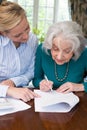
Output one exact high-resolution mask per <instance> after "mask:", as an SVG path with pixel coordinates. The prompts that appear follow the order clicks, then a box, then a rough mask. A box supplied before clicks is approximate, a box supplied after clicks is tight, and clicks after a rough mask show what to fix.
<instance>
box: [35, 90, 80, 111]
mask: <svg viewBox="0 0 87 130" xmlns="http://www.w3.org/2000/svg"><path fill="white" fill-rule="evenodd" d="M34 91H35V93H37V94H39V95H40V96H41V97H40V98H35V100H34V104H35V112H64V113H65V112H69V111H70V110H71V109H72V108H73V107H74V106H75V105H76V104H77V103H78V102H79V98H78V96H76V95H75V94H74V93H72V92H71V93H67V94H64V93H58V92H56V91H55V90H53V91H49V92H42V91H40V90H34Z"/></svg>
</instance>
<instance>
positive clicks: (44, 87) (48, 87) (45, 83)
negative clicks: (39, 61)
mask: <svg viewBox="0 0 87 130" xmlns="http://www.w3.org/2000/svg"><path fill="white" fill-rule="evenodd" d="M39 87H40V90H41V91H45V92H46V91H53V90H52V88H53V82H52V81H50V80H48V78H47V77H46V76H45V79H43V80H42V81H41V82H40V84H39Z"/></svg>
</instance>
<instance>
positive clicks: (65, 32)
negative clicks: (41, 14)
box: [42, 21, 86, 60]
mask: <svg viewBox="0 0 87 130" xmlns="http://www.w3.org/2000/svg"><path fill="white" fill-rule="evenodd" d="M60 35H62V37H63V39H64V40H67V41H69V43H71V44H72V49H73V52H74V55H73V59H75V60H77V59H78V58H79V56H80V55H81V53H82V51H83V50H84V48H85V45H86V39H85V37H84V35H83V32H82V27H81V26H80V25H79V24H77V23H76V22H74V21H63V22H58V23H54V24H53V25H51V26H50V27H49V28H48V31H47V34H46V37H45V40H44V43H43V45H42V48H44V49H45V51H46V52H48V50H50V49H51V48H52V43H53V39H54V38H56V37H59V36H60Z"/></svg>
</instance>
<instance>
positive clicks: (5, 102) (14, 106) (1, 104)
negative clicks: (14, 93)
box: [0, 98, 31, 116]
mask: <svg viewBox="0 0 87 130" xmlns="http://www.w3.org/2000/svg"><path fill="white" fill-rule="evenodd" d="M29 108H31V106H30V105H28V104H26V103H25V102H23V101H21V100H18V99H14V98H0V116H1V115H5V114H10V113H14V112H17V111H22V110H26V109H29Z"/></svg>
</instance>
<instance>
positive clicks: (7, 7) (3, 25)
mask: <svg viewBox="0 0 87 130" xmlns="http://www.w3.org/2000/svg"><path fill="white" fill-rule="evenodd" d="M23 17H26V13H25V10H24V9H23V8H22V7H21V6H19V5H18V4H17V3H15V2H10V1H6V0H3V1H2V2H1V3H0V32H4V31H9V30H10V29H12V28H14V27H15V26H16V25H18V24H19V23H20V22H21V20H22V19H23Z"/></svg>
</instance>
